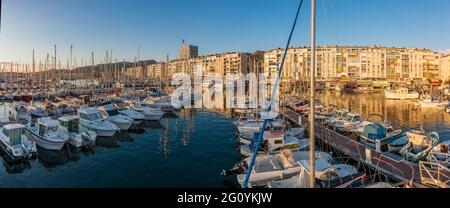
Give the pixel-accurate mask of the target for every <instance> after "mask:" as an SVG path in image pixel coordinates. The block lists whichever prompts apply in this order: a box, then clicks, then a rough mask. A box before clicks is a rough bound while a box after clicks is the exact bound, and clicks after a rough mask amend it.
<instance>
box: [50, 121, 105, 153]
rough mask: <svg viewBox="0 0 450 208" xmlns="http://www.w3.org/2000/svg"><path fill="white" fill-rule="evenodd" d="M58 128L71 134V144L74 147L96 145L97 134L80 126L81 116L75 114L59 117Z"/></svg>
mask: <svg viewBox="0 0 450 208" xmlns="http://www.w3.org/2000/svg"><path fill="white" fill-rule="evenodd" d="M58 122H59V126H58V129H59V130H61V131H63V132H66V133H67V134H69V144H71V145H72V146H74V147H77V148H80V147H92V146H94V145H95V141H96V139H97V134H96V133H95V132H94V131H91V130H87V129H81V128H80V117H78V116H75V115H70V116H63V117H60V118H59V119H58Z"/></svg>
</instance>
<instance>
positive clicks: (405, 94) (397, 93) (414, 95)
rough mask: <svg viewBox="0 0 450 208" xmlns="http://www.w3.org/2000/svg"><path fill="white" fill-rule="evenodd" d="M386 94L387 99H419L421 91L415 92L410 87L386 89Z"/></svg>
mask: <svg viewBox="0 0 450 208" xmlns="http://www.w3.org/2000/svg"><path fill="white" fill-rule="evenodd" d="M384 94H385V96H386V99H394V100H408V99H418V98H419V93H418V92H413V91H411V90H409V89H408V88H399V89H396V90H385V91H384Z"/></svg>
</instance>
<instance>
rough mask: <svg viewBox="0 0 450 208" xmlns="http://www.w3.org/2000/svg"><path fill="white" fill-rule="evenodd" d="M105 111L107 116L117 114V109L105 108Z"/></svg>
mask: <svg viewBox="0 0 450 208" xmlns="http://www.w3.org/2000/svg"><path fill="white" fill-rule="evenodd" d="M106 113H107V114H108V116H117V115H119V114H120V113H119V111H117V110H115V109H113V110H107V111H106Z"/></svg>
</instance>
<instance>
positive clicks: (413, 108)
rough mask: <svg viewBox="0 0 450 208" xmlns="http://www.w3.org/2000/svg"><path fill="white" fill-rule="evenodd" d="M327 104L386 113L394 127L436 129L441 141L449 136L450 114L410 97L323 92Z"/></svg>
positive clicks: (361, 110)
mask: <svg viewBox="0 0 450 208" xmlns="http://www.w3.org/2000/svg"><path fill="white" fill-rule="evenodd" d="M319 98H320V99H321V100H322V102H323V103H324V104H327V105H328V104H333V105H336V106H337V107H338V108H349V109H351V110H352V111H354V112H359V113H360V114H361V116H362V117H363V118H368V117H370V115H371V114H380V115H383V116H384V118H385V119H388V120H390V121H391V122H392V124H393V125H394V127H396V128H402V129H409V128H416V129H420V128H421V127H422V126H423V128H424V129H425V130H427V131H437V132H438V133H439V136H440V137H441V140H442V141H444V140H448V139H450V114H449V113H446V112H445V111H444V110H443V109H436V108H421V107H420V106H417V105H416V103H415V101H411V100H387V99H386V98H385V96H384V93H339V92H324V93H321V94H320V95H319Z"/></svg>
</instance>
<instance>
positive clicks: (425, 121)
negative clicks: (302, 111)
mask: <svg viewBox="0 0 450 208" xmlns="http://www.w3.org/2000/svg"><path fill="white" fill-rule="evenodd" d="M320 98H321V99H322V100H323V102H324V103H325V104H335V105H337V106H338V107H339V108H351V109H352V111H356V112H360V113H361V115H362V116H363V117H368V116H370V115H371V114H372V113H377V114H382V115H384V116H385V117H386V119H388V120H390V121H392V122H393V125H394V126H395V127H397V128H402V129H405V130H406V129H409V128H420V127H421V126H423V128H424V129H425V130H428V131H437V132H438V133H439V135H440V137H441V140H448V139H450V114H448V113H445V112H444V111H443V110H442V109H441V110H436V109H421V108H420V107H417V106H416V105H415V103H414V102H413V101H390V100H386V99H385V98H384V95H383V94H380V93H360V94H345V93H334V92H327V93H322V94H320ZM1 114H3V115H7V106H6V105H3V106H0V115H1ZM0 117H1V116H0ZM3 118H5V116H3ZM231 121H232V119H231V117H230V116H227V115H226V114H222V113H213V112H208V111H204V110H185V111H181V112H179V113H178V115H177V116H172V117H168V118H163V119H161V120H160V121H159V122H151V123H148V124H146V125H145V130H146V132H145V133H143V134H136V133H121V134H120V135H119V138H118V139H117V141H116V140H112V139H110V138H99V139H98V147H97V148H96V149H95V151H93V152H77V151H75V150H68V149H65V150H64V151H62V152H59V153H58V152H51V151H46V150H43V149H39V153H38V154H39V158H38V159H36V160H33V161H30V163H29V164H23V165H16V166H11V165H9V164H7V163H5V162H4V161H3V160H2V159H0V160H2V163H3V165H0V187H229V186H235V185H236V182H235V178H234V177H228V178H225V177H222V176H220V171H221V170H222V169H228V168H230V167H232V166H233V165H234V164H235V163H236V162H237V161H238V160H239V154H238V153H237V152H235V151H234V149H235V147H236V145H237V141H236V136H235V127H234V126H233V124H232V122H231Z"/></svg>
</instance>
